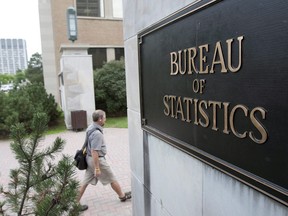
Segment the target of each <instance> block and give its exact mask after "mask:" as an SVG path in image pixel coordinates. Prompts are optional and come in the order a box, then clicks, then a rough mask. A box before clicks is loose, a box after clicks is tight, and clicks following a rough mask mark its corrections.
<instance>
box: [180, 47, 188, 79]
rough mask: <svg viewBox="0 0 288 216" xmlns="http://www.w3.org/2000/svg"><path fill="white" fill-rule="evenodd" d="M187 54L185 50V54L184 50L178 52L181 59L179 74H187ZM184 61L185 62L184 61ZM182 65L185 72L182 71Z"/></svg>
mask: <svg viewBox="0 0 288 216" xmlns="http://www.w3.org/2000/svg"><path fill="white" fill-rule="evenodd" d="M186 52H187V50H186V49H184V50H183V54H182V50H180V51H178V55H179V56H178V59H179V72H180V74H185V73H186ZM182 59H183V60H182ZM182 65H183V68H184V69H183V70H182Z"/></svg>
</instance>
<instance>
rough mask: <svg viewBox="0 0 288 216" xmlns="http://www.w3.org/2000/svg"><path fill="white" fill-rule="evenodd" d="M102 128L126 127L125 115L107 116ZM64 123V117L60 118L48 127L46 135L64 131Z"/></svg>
mask: <svg viewBox="0 0 288 216" xmlns="http://www.w3.org/2000/svg"><path fill="white" fill-rule="evenodd" d="M104 128H128V121H127V117H126V116H124V117H111V118H110V117H108V118H107V120H106V124H105V126H104ZM66 130H67V129H66V125H65V122H64V118H61V119H60V121H59V124H58V125H56V126H53V127H49V129H48V131H47V133H46V134H47V135H48V134H56V133H60V132H63V131H66Z"/></svg>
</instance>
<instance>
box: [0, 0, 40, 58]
mask: <svg viewBox="0 0 288 216" xmlns="http://www.w3.org/2000/svg"><path fill="white" fill-rule="evenodd" d="M0 38H11V39H13V38H16V39H24V40H26V46H27V54H28V60H29V59H30V57H31V56H32V54H34V53H36V52H38V53H40V54H41V53H42V50H41V38H40V24H39V12H38V0H0Z"/></svg>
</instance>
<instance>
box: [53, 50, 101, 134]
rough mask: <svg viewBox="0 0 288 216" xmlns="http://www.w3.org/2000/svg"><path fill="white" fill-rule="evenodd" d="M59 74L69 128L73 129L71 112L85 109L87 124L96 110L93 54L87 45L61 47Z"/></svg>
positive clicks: (63, 107) (66, 122) (62, 101)
mask: <svg viewBox="0 0 288 216" xmlns="http://www.w3.org/2000/svg"><path fill="white" fill-rule="evenodd" d="M61 53H62V56H61V60H60V64H61V72H60V74H59V82H60V94H61V105H62V110H63V112H64V116H65V124H66V127H67V129H72V123H71V112H72V111H78V110H85V111H86V113H87V124H88V125H89V124H90V123H91V122H92V113H93V111H94V110H95V98H94V82H93V67H92V56H91V55H88V52H87V47H75V46H74V47H73V46H67V47H64V46H62V47H61Z"/></svg>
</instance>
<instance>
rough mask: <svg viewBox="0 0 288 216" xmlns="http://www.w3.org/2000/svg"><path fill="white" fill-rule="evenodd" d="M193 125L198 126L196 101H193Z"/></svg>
mask: <svg viewBox="0 0 288 216" xmlns="http://www.w3.org/2000/svg"><path fill="white" fill-rule="evenodd" d="M193 101H194V118H195V119H194V124H195V125H199V122H198V99H194V100H193Z"/></svg>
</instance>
